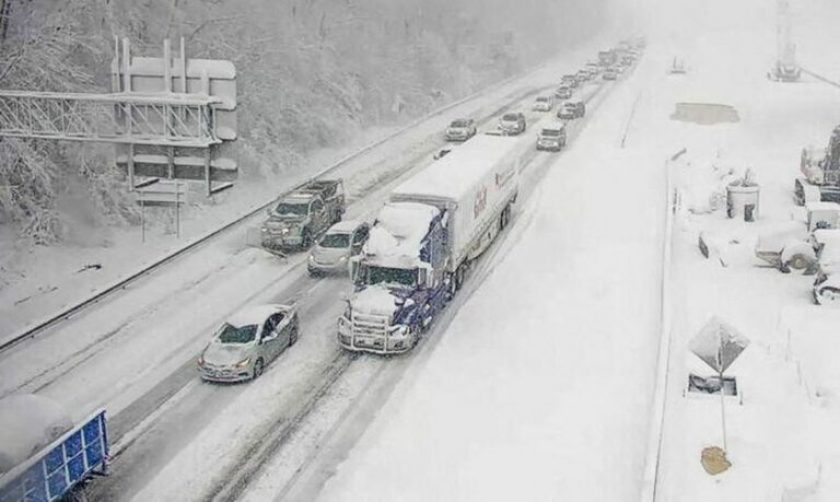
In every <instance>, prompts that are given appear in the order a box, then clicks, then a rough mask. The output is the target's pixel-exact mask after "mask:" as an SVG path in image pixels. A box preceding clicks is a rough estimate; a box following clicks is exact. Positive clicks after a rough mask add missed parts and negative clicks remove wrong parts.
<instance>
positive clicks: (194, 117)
mask: <svg viewBox="0 0 840 502" xmlns="http://www.w3.org/2000/svg"><path fill="white" fill-rule="evenodd" d="M219 101H220V99H219V98H215V97H212V96H207V95H201V94H172V93H166V94H157V95H156V94H137V93H114V94H79V93H56V92H29V91H0V136H12V137H24V138H46V139H61V140H73V141H100V142H108V143H120V144H132V145H160V146H176V147H194V148H206V147H209V146H211V145H215V144H218V143H220V142H221V141H220V140H219V139H218V138H217V137H216V134H215V131H214V121H213V105H215V104H217V103H218V102H219Z"/></svg>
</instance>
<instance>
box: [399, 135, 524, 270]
mask: <svg viewBox="0 0 840 502" xmlns="http://www.w3.org/2000/svg"><path fill="white" fill-rule="evenodd" d="M521 157H522V145H521V142H520V141H519V140H518V139H516V138H512V137H506V136H495V135H479V136H476V137H474V138H472V139H470V140H469V141H467V142H466V143H464V144H463V145H461V146H460V147H458V148H455V149H454V150H453V151H452V153H450V154H449V155H447V156H446V157H444V158H442V159H440V160H438V161H437V162H435V163H434V164H432V165H430V166H429V167H427V168H426V169H425V170H423V171H422V172H419V173H417V174H416V175H414V176H413V177H411V178H410V179H408V180H406V181H405V182H403V183H402V184H401V185H399V186H398V187H397V188H396V189H395V190H393V191H392V192H391V197H390V199H391V201H392V202H419V203H422V204H429V205H432V206H435V207H437V208H439V209H441V210H442V211H445V212H446V215H447V222H446V225H447V228H448V231H449V235H448V239H449V245H448V248H449V259H448V261H447V265H446V269H447V272H448V273H449V274H454V276H455V283H456V287H459V286H460V283H461V282H462V280H463V274H464V272H465V269H466V266H467V265H468V264H469V262H470V261H471V260H473V259H475V258H476V257H477V256H478V255H480V254H481V253H482V252H483V251H484V250H485V249H486V248H487V246H488V245H489V244H490V243H491V242H492V241H493V239H494V238H495V236H496V234H497V233H498V231H499V230H501V229H502V228H504V227H505V226H506V225H507V222H508V221H509V220H510V209H511V204H512V203H513V202H514V201H515V200H516V195H517V193H518V190H519V171H520V162H521Z"/></svg>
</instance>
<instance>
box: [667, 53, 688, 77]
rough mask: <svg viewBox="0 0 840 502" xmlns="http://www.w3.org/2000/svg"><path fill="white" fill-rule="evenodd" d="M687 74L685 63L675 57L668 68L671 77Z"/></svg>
mask: <svg viewBox="0 0 840 502" xmlns="http://www.w3.org/2000/svg"><path fill="white" fill-rule="evenodd" d="M685 72H686V71H685V61H683V60H682V59H680V58H677V57H675V58H674V59H673V60H672V61H671V67H670V68H668V73H670V74H671V75H684V74H685Z"/></svg>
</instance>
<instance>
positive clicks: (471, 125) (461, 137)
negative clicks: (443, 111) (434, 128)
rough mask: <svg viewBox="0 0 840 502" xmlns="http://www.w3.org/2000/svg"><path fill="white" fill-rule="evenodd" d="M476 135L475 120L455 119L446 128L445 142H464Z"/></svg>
mask: <svg viewBox="0 0 840 502" xmlns="http://www.w3.org/2000/svg"><path fill="white" fill-rule="evenodd" d="M475 133H476V125H475V120H473V119H455V120H453V121H452V123H450V124H449V127H447V128H446V140H447V141H466V140H468V139H470V138H472V137H473V136H475Z"/></svg>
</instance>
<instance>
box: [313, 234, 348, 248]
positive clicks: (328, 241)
mask: <svg viewBox="0 0 840 502" xmlns="http://www.w3.org/2000/svg"><path fill="white" fill-rule="evenodd" d="M319 245H320V246H321V247H325V248H346V247H348V246H349V245H350V234H327V235H325V236H324V238H323V239H321V242H320V244H319Z"/></svg>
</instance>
